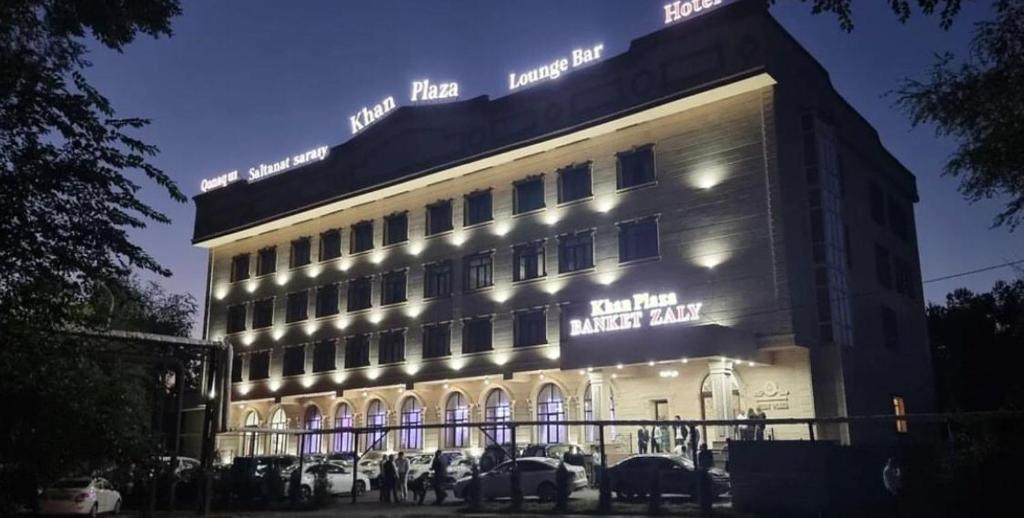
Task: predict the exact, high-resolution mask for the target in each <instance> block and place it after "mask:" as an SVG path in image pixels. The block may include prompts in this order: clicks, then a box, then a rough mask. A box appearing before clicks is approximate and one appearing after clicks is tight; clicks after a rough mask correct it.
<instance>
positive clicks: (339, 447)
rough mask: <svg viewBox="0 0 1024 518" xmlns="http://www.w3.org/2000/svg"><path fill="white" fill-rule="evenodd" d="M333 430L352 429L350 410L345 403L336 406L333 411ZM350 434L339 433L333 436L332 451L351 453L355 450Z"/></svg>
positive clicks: (352, 437)
mask: <svg viewBox="0 0 1024 518" xmlns="http://www.w3.org/2000/svg"><path fill="white" fill-rule="evenodd" d="M334 427H335V428H352V409H351V408H349V406H348V404H347V403H342V404H340V405H338V408H337V410H335V411H334ZM353 439H354V436H353V434H352V432H341V433H336V434H334V448H333V449H334V451H337V452H351V451H353V450H354V449H355V441H354V440H353Z"/></svg>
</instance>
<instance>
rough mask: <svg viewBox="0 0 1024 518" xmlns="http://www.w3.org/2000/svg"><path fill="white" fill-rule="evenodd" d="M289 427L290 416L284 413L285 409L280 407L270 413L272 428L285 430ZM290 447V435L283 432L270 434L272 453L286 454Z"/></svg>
mask: <svg viewBox="0 0 1024 518" xmlns="http://www.w3.org/2000/svg"><path fill="white" fill-rule="evenodd" d="M285 428H288V418H287V417H286V416H285V415H284V409H283V408H278V409H277V410H275V411H274V413H273V414H271V415H270V429H271V430H284V429H285ZM287 449H288V436H287V435H285V434H283V433H273V434H270V454H271V455H284V454H285V453H286V450H287Z"/></svg>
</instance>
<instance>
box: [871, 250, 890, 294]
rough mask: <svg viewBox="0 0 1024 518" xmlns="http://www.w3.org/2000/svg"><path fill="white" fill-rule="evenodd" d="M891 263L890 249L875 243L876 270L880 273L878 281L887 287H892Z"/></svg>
mask: <svg viewBox="0 0 1024 518" xmlns="http://www.w3.org/2000/svg"><path fill="white" fill-rule="evenodd" d="M891 268H892V267H891V266H890V265H889V249H887V248H885V247H884V246H882V245H878V244H876V245H875V272H876V273H877V274H878V283H879V284H881V285H882V286H885V287H886V288H892V270H891Z"/></svg>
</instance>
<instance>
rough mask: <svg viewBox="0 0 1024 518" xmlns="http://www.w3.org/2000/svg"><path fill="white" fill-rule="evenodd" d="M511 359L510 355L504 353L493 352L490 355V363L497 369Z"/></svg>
mask: <svg viewBox="0 0 1024 518" xmlns="http://www.w3.org/2000/svg"><path fill="white" fill-rule="evenodd" d="M511 359H512V355H511V354H509V353H508V352H505V351H501V352H494V353H492V354H491V361H492V362H494V364H495V365H497V366H499V367H500V366H502V365H505V364H506V363H508V361H509V360H511Z"/></svg>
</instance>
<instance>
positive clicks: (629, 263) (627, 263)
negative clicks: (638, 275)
mask: <svg viewBox="0 0 1024 518" xmlns="http://www.w3.org/2000/svg"><path fill="white" fill-rule="evenodd" d="M660 260H661V254H658V255H652V256H650V257H641V258H639V259H630V260H628V261H620V262H619V266H633V265H634V264H643V263H650V262H654V261H660Z"/></svg>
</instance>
